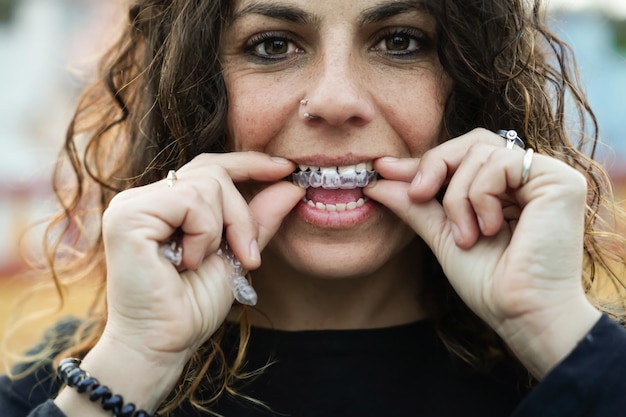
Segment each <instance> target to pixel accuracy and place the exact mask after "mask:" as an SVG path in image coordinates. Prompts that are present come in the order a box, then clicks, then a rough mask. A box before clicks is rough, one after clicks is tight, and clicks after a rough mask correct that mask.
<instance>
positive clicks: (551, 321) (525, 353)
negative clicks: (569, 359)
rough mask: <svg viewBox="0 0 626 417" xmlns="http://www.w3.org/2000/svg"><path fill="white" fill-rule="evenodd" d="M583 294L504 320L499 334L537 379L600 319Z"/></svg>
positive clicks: (570, 350) (553, 365) (561, 358)
mask: <svg viewBox="0 0 626 417" xmlns="http://www.w3.org/2000/svg"><path fill="white" fill-rule="evenodd" d="M600 316H601V313H600V312H599V311H598V310H597V309H596V308H595V307H594V306H593V305H592V304H591V303H590V302H589V301H588V300H587V298H586V297H585V296H584V294H583V295H582V296H580V297H576V298H574V299H572V300H569V301H568V302H567V303H561V304H555V305H553V306H550V307H547V308H545V309H543V310H540V311H533V312H528V313H526V314H524V315H522V316H520V317H516V318H512V319H508V320H505V322H504V323H503V324H502V325H501V326H500V328H499V329H498V334H500V336H501V337H502V339H503V340H504V341H505V343H506V344H507V345H508V346H509V348H510V349H511V350H512V352H513V353H514V354H515V356H517V358H518V359H519V360H520V361H521V363H522V364H523V365H524V366H525V367H526V369H528V371H529V372H530V373H532V374H533V376H535V377H536V378H537V379H539V380H541V379H543V378H544V377H545V376H546V375H547V374H548V373H549V372H550V371H551V370H552V369H553V368H554V367H555V366H557V365H558V364H559V363H560V362H561V361H562V360H563V359H565V357H566V356H567V355H569V354H570V353H571V352H572V351H573V350H574V349H575V348H576V346H577V345H578V343H579V342H580V341H581V340H582V339H583V338H584V337H585V335H586V334H587V333H589V331H590V330H591V328H592V327H593V326H594V325H595V324H596V323H597V321H598V320H599V319H600Z"/></svg>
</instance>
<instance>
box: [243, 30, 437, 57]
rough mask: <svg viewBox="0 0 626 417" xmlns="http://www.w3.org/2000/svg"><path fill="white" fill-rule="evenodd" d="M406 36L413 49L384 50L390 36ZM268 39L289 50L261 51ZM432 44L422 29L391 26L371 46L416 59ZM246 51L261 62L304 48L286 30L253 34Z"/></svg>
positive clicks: (372, 49) (379, 50)
mask: <svg viewBox="0 0 626 417" xmlns="http://www.w3.org/2000/svg"><path fill="white" fill-rule="evenodd" d="M394 36H397V37H406V38H408V41H409V46H411V45H412V44H413V43H414V45H413V49H411V50H396V51H394V50H382V49H381V43H382V42H386V41H387V40H389V39H390V38H392V37H394ZM268 41H273V42H284V44H285V45H286V47H287V51H286V52H284V53H280V54H276V55H270V54H268V53H267V51H265V53H261V52H260V50H259V49H260V48H263V47H267V46H268V45H267V44H266V43H267V42H268ZM430 45H431V40H430V38H429V37H428V36H427V35H426V34H425V33H424V32H422V31H420V30H417V29H411V28H390V29H386V30H384V31H383V32H382V33H380V34H378V35H377V36H376V38H375V41H374V45H373V46H372V47H370V48H369V50H370V51H372V52H378V53H380V54H384V55H386V56H387V57H390V58H392V59H407V60H409V59H414V58H416V57H417V56H418V55H420V54H422V53H424V51H425V50H426V49H427V48H428V47H429V46H430ZM385 47H386V45H385ZM245 51H246V53H247V54H248V55H249V56H250V57H251V58H253V59H255V60H257V61H259V62H260V63H266V64H269V63H272V62H276V61H278V60H284V59H286V58H289V57H290V55H293V54H299V53H303V52H304V50H303V49H302V48H300V47H299V46H297V45H296V43H295V40H294V38H293V36H291V35H289V34H288V33H285V32H261V33H259V34H256V35H254V36H252V37H251V38H250V39H249V40H248V41H247V42H246V44H245Z"/></svg>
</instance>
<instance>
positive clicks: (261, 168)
mask: <svg viewBox="0 0 626 417" xmlns="http://www.w3.org/2000/svg"><path fill="white" fill-rule="evenodd" d="M213 165H219V166H220V167H222V168H223V169H224V170H225V171H226V172H227V173H228V175H229V176H230V177H231V178H232V180H233V182H243V181H249V180H255V181H277V180H280V179H282V178H284V177H286V176H287V175H289V174H291V173H292V172H293V171H294V169H295V167H296V165H295V164H294V163H293V162H291V161H289V160H288V159H285V158H282V157H279V156H272V155H268V154H265V153H262V152H255V151H246V152H228V153H205V154H200V155H198V156H196V157H195V158H194V159H193V160H191V161H190V162H189V163H187V164H186V165H184V166H183V167H182V168H180V170H178V171H177V176H178V177H179V178H180V177H181V176H191V175H203V168H205V167H206V166H213Z"/></svg>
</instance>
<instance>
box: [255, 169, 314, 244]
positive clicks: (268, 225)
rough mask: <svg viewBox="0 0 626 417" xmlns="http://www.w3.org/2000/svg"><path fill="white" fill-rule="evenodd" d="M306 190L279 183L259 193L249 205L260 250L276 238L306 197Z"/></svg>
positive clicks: (286, 183)
mask: <svg viewBox="0 0 626 417" xmlns="http://www.w3.org/2000/svg"><path fill="white" fill-rule="evenodd" d="M304 194H305V191H304V189H302V188H300V187H298V186H296V185H293V184H292V183H290V182H287V181H279V182H277V183H275V184H272V185H270V186H268V187H267V188H265V189H264V190H263V191H261V192H260V193H258V194H257V195H256V196H254V198H253V199H252V201H250V203H249V207H250V211H251V212H252V215H253V217H254V218H255V220H256V222H257V224H258V227H259V234H258V244H259V250H260V251H262V250H263V249H264V248H265V246H267V244H268V243H269V241H270V240H271V239H272V237H274V235H275V234H276V232H277V231H278V229H279V228H280V225H281V224H282V222H283V219H284V218H285V217H286V216H287V215H288V214H289V212H291V210H293V208H294V207H295V206H296V204H298V202H299V201H300V200H301V199H302V197H304Z"/></svg>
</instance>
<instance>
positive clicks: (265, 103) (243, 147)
mask: <svg viewBox="0 0 626 417" xmlns="http://www.w3.org/2000/svg"><path fill="white" fill-rule="evenodd" d="M244 78H245V77H244ZM244 78H240V79H234V80H233V79H231V80H227V81H226V87H227V90H228V92H229V94H228V96H229V97H228V99H229V105H228V130H229V141H230V143H229V145H230V148H231V149H232V150H234V151H249V150H254V151H263V150H264V149H265V147H266V146H267V144H268V143H269V142H270V141H271V140H272V138H274V137H276V136H277V135H278V134H279V132H280V130H281V129H282V128H283V127H284V125H285V124H286V120H287V118H288V117H289V116H290V113H289V112H292V111H294V110H293V109H292V108H293V102H294V100H295V98H294V99H292V98H291V95H290V94H287V93H283V94H281V93H280V92H278V93H277V92H276V90H275V89H271V88H266V89H264V88H262V87H261V88H260V87H259V86H262V85H263V84H264V83H262V82H258V83H257V82H254V80H253V79H252V80H245V79H244ZM265 84H267V81H265ZM273 85H280V84H273ZM270 103H271V105H270ZM296 111H297V109H296Z"/></svg>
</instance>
